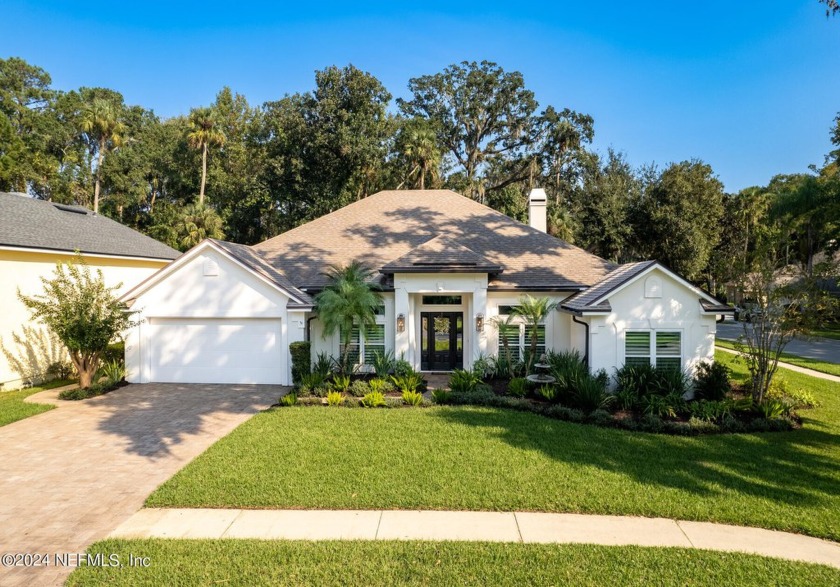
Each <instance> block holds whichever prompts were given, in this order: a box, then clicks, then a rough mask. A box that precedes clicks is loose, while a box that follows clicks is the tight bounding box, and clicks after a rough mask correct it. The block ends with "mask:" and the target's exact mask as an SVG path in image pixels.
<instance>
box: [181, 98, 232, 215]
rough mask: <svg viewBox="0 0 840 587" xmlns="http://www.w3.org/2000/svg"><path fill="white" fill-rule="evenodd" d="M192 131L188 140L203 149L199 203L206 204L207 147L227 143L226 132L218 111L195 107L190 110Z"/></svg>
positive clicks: (197, 147)
mask: <svg viewBox="0 0 840 587" xmlns="http://www.w3.org/2000/svg"><path fill="white" fill-rule="evenodd" d="M189 122H190V132H189V133H188V134H187V142H189V144H190V146H191V147H193V148H195V149H201V189H200V190H199V192H198V203H199V205H202V206H203V205H204V186H205V184H206V183H207V149H208V148H209V147H211V146H212V147H221V146H222V145H224V144H225V139H226V137H225V133H223V132H222V131H221V130H219V128H218V122H217V120H216V112H215V110H213V109H212V108H194V109H193V110H192V111H191V112H190V121H189Z"/></svg>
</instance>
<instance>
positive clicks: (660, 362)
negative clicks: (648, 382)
mask: <svg viewBox="0 0 840 587" xmlns="http://www.w3.org/2000/svg"><path fill="white" fill-rule="evenodd" d="M681 341H682V333H680V332H657V333H656V366H657V367H664V368H665V369H682V344H681Z"/></svg>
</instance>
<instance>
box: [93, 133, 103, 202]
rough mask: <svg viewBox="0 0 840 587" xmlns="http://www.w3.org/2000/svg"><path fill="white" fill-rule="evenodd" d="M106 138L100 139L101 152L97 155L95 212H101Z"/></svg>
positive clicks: (94, 186) (94, 189) (94, 191)
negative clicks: (100, 191)
mask: <svg viewBox="0 0 840 587" xmlns="http://www.w3.org/2000/svg"><path fill="white" fill-rule="evenodd" d="M104 150H105V139H104V138H102V139H99V153H97V155H96V178H95V180H94V184H93V213H94V214H99V182H100V179H101V178H102V160H103V159H104V158H105V153H104Z"/></svg>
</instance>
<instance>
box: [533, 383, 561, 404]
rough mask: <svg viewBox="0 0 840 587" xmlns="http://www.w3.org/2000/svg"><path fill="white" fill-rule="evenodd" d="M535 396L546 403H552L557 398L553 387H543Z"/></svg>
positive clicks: (555, 389)
mask: <svg viewBox="0 0 840 587" xmlns="http://www.w3.org/2000/svg"><path fill="white" fill-rule="evenodd" d="M537 395H538V396H540V397H541V398H543V399H544V400H546V401H550V402H553V401H554V400H555V398H556V397H557V388H556V387H554V386H553V385H543V386H542V387H540V388H539V389H538V390H537Z"/></svg>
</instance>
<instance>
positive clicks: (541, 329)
mask: <svg viewBox="0 0 840 587" xmlns="http://www.w3.org/2000/svg"><path fill="white" fill-rule="evenodd" d="M531 332H533V328H532V327H530V326H525V333H524V337H523V340H522V345H523V347H524V348H525V350H526V351H530V350H531ZM544 352H545V325H544V324H540V325H539V326H537V356H536V357H535V358H536V359H539V357H540V355H541V354H543V353H544Z"/></svg>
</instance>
